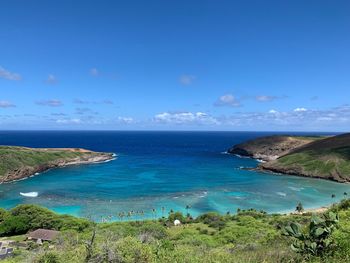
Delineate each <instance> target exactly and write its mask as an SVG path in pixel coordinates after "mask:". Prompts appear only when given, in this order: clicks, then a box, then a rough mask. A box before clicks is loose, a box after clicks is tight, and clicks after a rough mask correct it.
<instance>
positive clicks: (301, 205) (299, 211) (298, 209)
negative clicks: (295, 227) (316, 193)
mask: <svg viewBox="0 0 350 263" xmlns="http://www.w3.org/2000/svg"><path fill="white" fill-rule="evenodd" d="M295 211H297V212H298V213H302V212H303V211H304V207H303V204H302V203H301V202H299V203H298V204H297V206H296V208H295Z"/></svg>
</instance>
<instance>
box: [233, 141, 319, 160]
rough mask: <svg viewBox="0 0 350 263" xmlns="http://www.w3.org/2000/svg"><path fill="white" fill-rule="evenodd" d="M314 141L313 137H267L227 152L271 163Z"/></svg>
mask: <svg viewBox="0 0 350 263" xmlns="http://www.w3.org/2000/svg"><path fill="white" fill-rule="evenodd" d="M314 140H315V139H314V137H310V138H309V137H298V136H268V137H261V138H257V139H254V140H250V141H247V142H245V143H241V144H237V145H235V146H233V147H232V148H231V149H229V150H228V152H229V153H231V154H237V155H240V156H246V157H251V158H255V159H260V160H263V161H271V160H276V159H277V158H279V157H280V156H283V155H286V154H287V153H289V152H290V151H292V150H295V149H296V148H298V147H301V146H303V145H306V144H308V143H310V142H312V141H314Z"/></svg>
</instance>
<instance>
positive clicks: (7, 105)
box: [0, 100, 16, 108]
mask: <svg viewBox="0 0 350 263" xmlns="http://www.w3.org/2000/svg"><path fill="white" fill-rule="evenodd" d="M14 107H16V105H15V104H13V103H11V102H9V101H6V100H0V108H14Z"/></svg>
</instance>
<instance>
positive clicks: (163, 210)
mask: <svg viewBox="0 0 350 263" xmlns="http://www.w3.org/2000/svg"><path fill="white" fill-rule="evenodd" d="M164 212H165V207H164V206H162V217H164Z"/></svg>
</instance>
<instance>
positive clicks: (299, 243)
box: [284, 212, 339, 257]
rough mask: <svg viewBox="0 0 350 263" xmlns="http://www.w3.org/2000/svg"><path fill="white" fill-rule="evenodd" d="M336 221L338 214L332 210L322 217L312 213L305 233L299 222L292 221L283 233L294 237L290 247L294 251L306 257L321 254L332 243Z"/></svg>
mask: <svg viewBox="0 0 350 263" xmlns="http://www.w3.org/2000/svg"><path fill="white" fill-rule="evenodd" d="M338 221H339V218H338V215H337V214H335V213H333V212H329V213H328V214H324V215H323V217H322V218H320V217H318V216H315V215H314V216H312V218H311V222H310V224H309V226H308V227H307V229H306V230H305V232H306V233H305V232H304V231H302V229H301V226H300V225H299V224H297V223H293V222H292V223H290V225H289V226H287V227H286V228H285V232H284V234H285V235H287V236H291V237H293V238H294V242H293V244H292V245H291V248H292V250H294V251H295V252H298V253H300V254H303V255H305V256H306V257H309V256H310V255H312V256H321V255H322V254H324V253H325V252H327V251H328V250H329V249H330V248H331V247H332V246H333V245H334V243H333V240H332V238H331V234H332V232H333V231H334V229H335V226H336V224H337V223H338Z"/></svg>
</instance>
